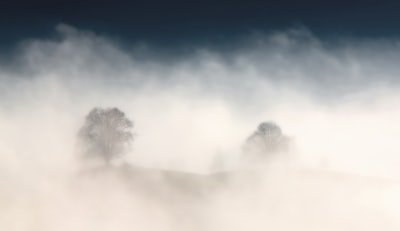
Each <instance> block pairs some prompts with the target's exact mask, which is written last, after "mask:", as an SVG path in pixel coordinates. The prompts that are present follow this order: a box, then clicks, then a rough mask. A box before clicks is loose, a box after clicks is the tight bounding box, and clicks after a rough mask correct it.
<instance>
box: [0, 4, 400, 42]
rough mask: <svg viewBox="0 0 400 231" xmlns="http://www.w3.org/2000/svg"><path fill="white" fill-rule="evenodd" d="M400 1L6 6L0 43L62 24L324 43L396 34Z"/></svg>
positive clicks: (172, 35)
mask: <svg viewBox="0 0 400 231" xmlns="http://www.w3.org/2000/svg"><path fill="white" fill-rule="evenodd" d="M399 9H400V4H399V3H398V2H396V1H372V0H368V1H354V0H353V1H346V2H344V1H315V0H307V1H289V0H281V1H277V0H273V1H178V0H174V1H93V0H86V1H60V0H57V1H43V0H38V1H21V0H19V1H2V3H1V4H0V11H1V12H0V28H1V29H2V30H1V32H0V33H1V36H0V43H2V44H3V46H4V45H6V44H12V43H14V42H15V41H19V40H21V39H25V38H27V37H31V36H47V35H49V34H51V33H52V29H53V28H54V26H55V25H57V24H58V23H66V24H69V25H72V26H76V27H79V28H82V29H88V30H91V31H95V32H97V33H101V34H105V35H107V36H111V37H114V38H116V39H120V40H123V41H126V40H127V41H144V42H151V43H155V44H159V45H162V46H177V45H178V46H179V45H182V44H193V43H200V44H201V43H202V44H207V43H212V44H221V43H222V44H223V43H227V42H228V41H229V40H232V37H237V36H243V35H244V34H248V33H256V32H270V31H271V30H277V29H282V28H287V27H292V26H296V25H304V26H306V27H307V28H309V29H310V30H311V31H313V32H314V33H315V34H316V35H318V36H324V37H328V38H329V37H332V36H334V37H338V36H349V37H354V36H355V37H360V36H361V37H388V36H389V37H391V36H396V35H399V32H400V31H399V29H398V26H397V22H398V21H399V20H400V16H399V15H398V13H397V12H398V11H399Z"/></svg>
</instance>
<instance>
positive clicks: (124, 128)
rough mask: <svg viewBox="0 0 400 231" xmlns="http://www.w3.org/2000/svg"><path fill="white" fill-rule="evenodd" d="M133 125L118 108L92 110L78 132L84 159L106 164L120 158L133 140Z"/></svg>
mask: <svg viewBox="0 0 400 231" xmlns="http://www.w3.org/2000/svg"><path fill="white" fill-rule="evenodd" d="M132 128H133V123H132V121H131V120H129V119H128V118H127V117H126V116H125V113H123V112H122V111H121V110H119V109H118V108H104V109H103V108H97V107H96V108H93V109H92V110H91V111H90V112H89V114H88V115H87V116H86V119H85V123H84V125H83V127H82V128H81V129H80V131H79V138H80V140H81V142H82V145H83V147H84V154H85V156H86V157H99V158H102V159H103V160H104V161H105V162H106V163H107V164H109V163H110V161H111V160H112V159H115V158H117V157H120V156H121V155H122V154H124V153H125V151H126V148H127V147H128V146H129V144H130V142H131V141H132V140H133V134H132V132H131V131H130V130H131V129H132Z"/></svg>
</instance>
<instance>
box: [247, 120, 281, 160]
mask: <svg viewBox="0 0 400 231" xmlns="http://www.w3.org/2000/svg"><path fill="white" fill-rule="evenodd" d="M287 148H288V137H287V136H285V135H284V134H283V133H282V130H281V128H280V127H279V126H278V125H277V124H276V123H274V122H271V121H269V122H263V123H261V124H259V125H258V127H257V130H256V131H255V132H254V133H253V134H252V135H251V136H250V137H249V138H247V140H246V143H245V145H244V147H243V151H244V154H245V155H248V156H251V157H252V158H260V157H265V156H268V155H269V154H272V153H276V152H282V151H286V150H287Z"/></svg>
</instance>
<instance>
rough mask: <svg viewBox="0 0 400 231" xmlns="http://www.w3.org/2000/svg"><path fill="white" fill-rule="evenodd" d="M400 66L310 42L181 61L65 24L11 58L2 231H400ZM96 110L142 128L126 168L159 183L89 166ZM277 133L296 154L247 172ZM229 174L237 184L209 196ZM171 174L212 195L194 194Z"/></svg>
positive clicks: (1, 172)
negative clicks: (252, 152)
mask: <svg viewBox="0 0 400 231" xmlns="http://www.w3.org/2000/svg"><path fill="white" fill-rule="evenodd" d="M399 58H400V41H399V40H395V39H391V40H389V39H380V40H378V39H375V40H368V39H350V38H343V39H336V40H331V41H323V40H321V39H318V38H317V37H316V36H314V35H313V34H312V32H311V31H309V30H308V29H307V28H292V29H286V30H282V31H276V32H272V33H268V34H263V33H257V34H252V35H249V36H247V37H246V36H245V37H244V38H241V39H239V41H237V42H236V43H235V46H234V47H233V48H232V49H231V50H229V51H226V50H223V49H218V47H195V48H193V49H191V51H190V52H187V53H184V54H179V55H173V54H167V55H166V54H165V53H162V52H161V51H158V50H157V49H155V48H152V47H151V45H148V44H144V45H143V44H130V45H127V44H124V45H122V44H118V43H117V42H116V41H113V40H112V39H110V38H106V37H102V36H99V35H96V34H95V33H93V32H90V31H84V30H80V29H78V28H74V27H72V26H69V25H64V24H60V25H58V26H57V27H56V29H55V35H54V36H53V37H49V38H48V39H45V40H39V39H28V38H27V39H26V40H24V41H23V42H21V43H20V44H19V45H18V46H17V47H16V48H15V49H14V51H13V53H12V54H11V55H7V56H4V57H2V59H1V60H7V62H5V61H4V62H3V63H1V64H0V98H1V101H0V179H1V180H0V227H1V228H2V229H4V230H10V231H11V230H17V231H19V230H42V231H47V230H76V231H81V230H82V231H83V230H100V231H101V230H132V229H140V230H338V229H340V230H377V229H381V230H398V228H400V216H399V214H400V200H399V197H398V195H399V192H400V187H399V186H400V181H399V179H400V170H399V168H398V166H399V165H400V158H399V156H398V153H400V146H399V145H398V140H397V138H398V137H400V123H397V120H398V118H399V116H400V107H399V106H398V105H397V102H399V100H400V94H399V93H398V92H399V90H400V89H399V88H400V82H399V80H398V76H399V74H400V69H399V68H398V65H397V63H396V60H399ZM97 106H99V107H118V108H120V109H121V110H122V111H124V112H125V113H126V115H127V117H129V118H130V119H131V120H132V121H133V122H134V129H133V131H134V133H135V136H134V141H133V144H132V147H131V149H130V150H129V153H127V155H126V156H125V158H124V159H123V160H120V162H117V163H114V165H115V169H119V167H118V166H123V164H124V163H125V164H126V163H127V164H129V165H132V166H139V167H140V168H141V169H145V170H143V171H145V172H146V171H147V170H146V169H148V172H149V173H146V174H145V175H146V177H144V178H143V177H141V175H140V174H139V176H135V177H132V176H131V175H129V174H127V173H121V171H119V170H115V169H114V170H113V169H112V168H111V169H102V168H95V167H93V166H92V165H91V164H88V163H86V162H85V161H82V159H80V157H79V154H78V153H79V145H78V144H77V132H78V130H79V129H80V127H81V126H82V124H83V122H84V118H85V116H86V115H87V113H88V112H89V111H90V110H91V109H92V108H93V107H97ZM266 120H273V121H275V122H277V123H278V124H279V125H280V126H281V127H282V129H283V131H284V133H285V134H287V135H288V136H290V137H291V138H292V140H293V144H292V145H291V149H290V155H288V156H285V158H276V159H273V160H271V161H270V162H268V163H257V164H254V165H251V166H243V164H242V163H241V155H242V154H243V153H242V149H241V147H242V145H243V143H244V141H245V140H246V138H247V137H248V136H249V135H250V134H251V133H252V132H253V131H254V130H255V129H256V127H257V125H258V124H259V123H260V122H262V121H266ZM216 158H217V159H218V160H219V161H220V163H219V166H218V169H215V168H213V167H212V165H213V161H215V159H216ZM93 169H97V170H93ZM99 169H100V170H99ZM215 171H216V172H222V173H227V174H229V179H230V180H229V181H228V182H221V183H219V184H218V186H217V187H210V185H211V183H210V182H211V181H212V180H207V179H209V178H212V176H213V173H214V172H215ZM168 172H174V173H177V174H179V173H181V174H189V175H191V176H193V179H197V178H199V177H200V178H201V180H200V181H201V182H202V183H199V184H196V183H194V186H193V187H194V189H190V190H182V189H181V185H180V184H177V185H174V184H171V183H170V182H169V181H167V180H165V177H164V174H169V173H168ZM210 176H211V177H210ZM190 179H192V178H190ZM209 181H210V182H209ZM188 191H189V192H188ZM193 191H194V192H193Z"/></svg>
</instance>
